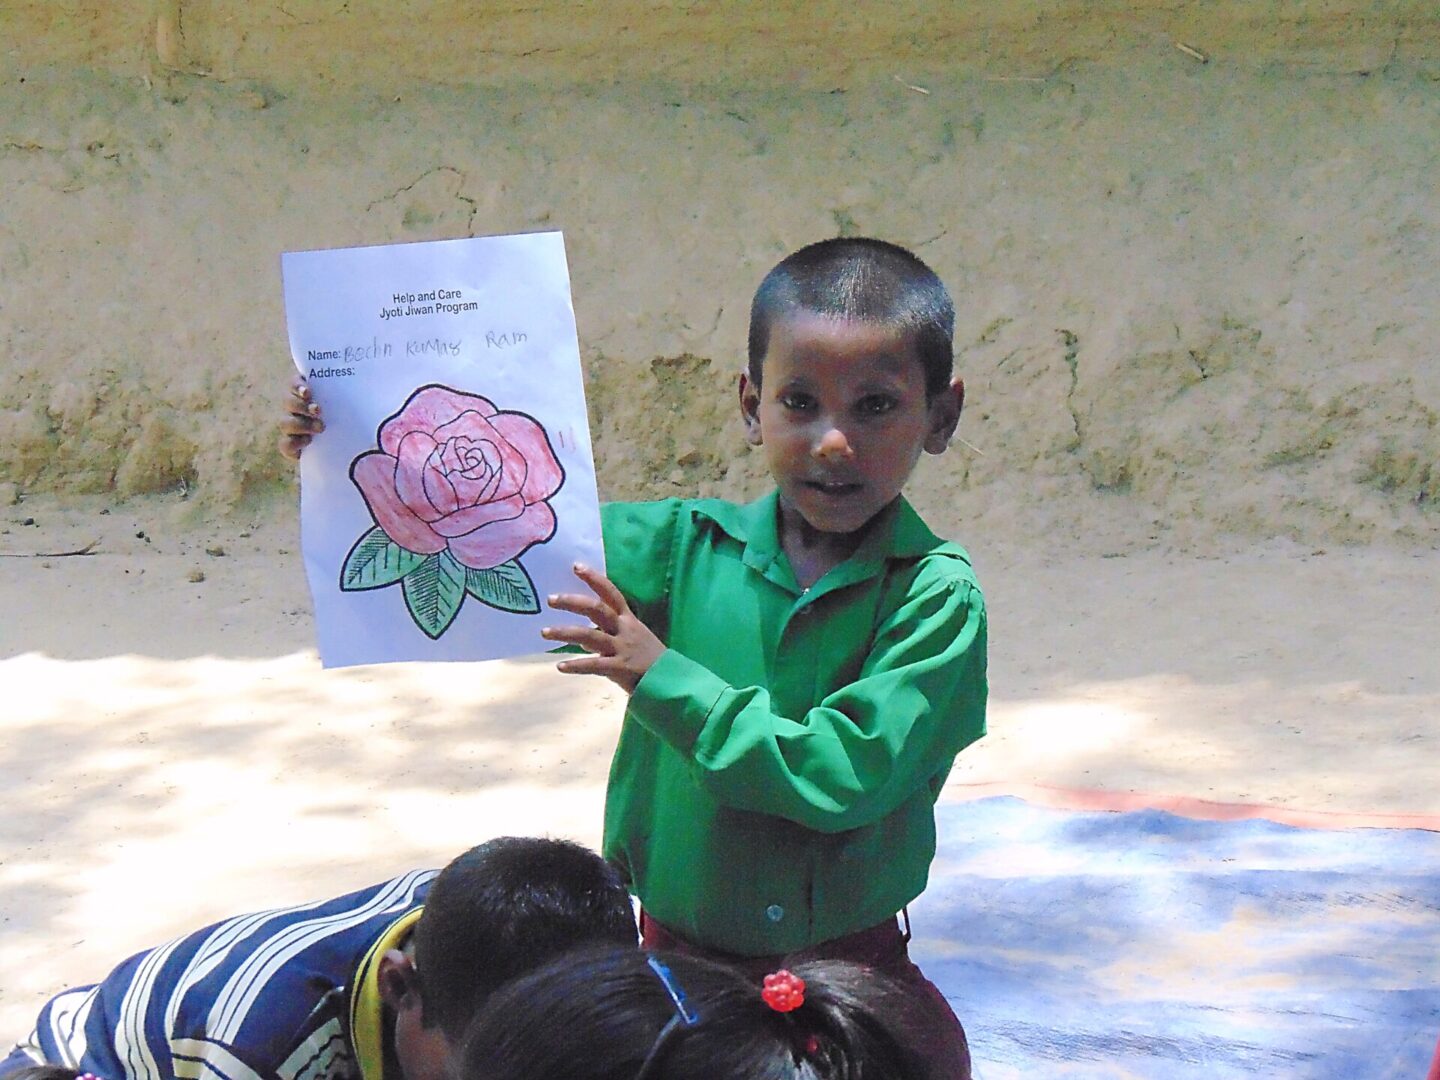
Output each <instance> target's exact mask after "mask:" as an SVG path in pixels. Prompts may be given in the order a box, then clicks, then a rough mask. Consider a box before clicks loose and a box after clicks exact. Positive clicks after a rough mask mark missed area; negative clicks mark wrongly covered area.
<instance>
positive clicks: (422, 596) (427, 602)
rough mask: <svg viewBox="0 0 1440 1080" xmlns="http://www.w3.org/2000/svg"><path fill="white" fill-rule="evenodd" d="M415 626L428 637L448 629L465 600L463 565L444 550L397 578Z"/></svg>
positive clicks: (438, 634)
mask: <svg viewBox="0 0 1440 1080" xmlns="http://www.w3.org/2000/svg"><path fill="white" fill-rule="evenodd" d="M400 588H401V589H402V590H403V591H404V593H405V606H406V607H407V608H409V609H410V617H411V618H412V619H414V620H415V625H416V626H418V627H420V629H421V630H424V631H425V633H426V634H428V635H429V636H430V637H431V638H432V639H433V638H438V637H439V636H440V635H441V634H443V633H445V631H446V630H448V629H449V628H450V624H451V623H452V622H454V621H455V616H456V615H458V614H459V613H460V605H461V604H462V603H464V602H465V567H463V566H461V565H460V564H459V563H457V562H456V561H455V557H454V556H453V555H451V554H450V552H448V551H442V552H441V553H440V554H439V555H431V556H429V557H427V558H426V559H425V561H424V562H422V563H421V564H420V565H419V566H417V567H416V568H415V569H413V570H411V571H410V573H408V574H406V575H405V577H404V578H402V579H401V581H400Z"/></svg>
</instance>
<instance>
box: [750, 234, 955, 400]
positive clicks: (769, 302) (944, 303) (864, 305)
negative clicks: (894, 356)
mask: <svg viewBox="0 0 1440 1080" xmlns="http://www.w3.org/2000/svg"><path fill="white" fill-rule="evenodd" d="M800 311H809V312H814V313H815V314H817V315H828V316H833V317H834V318H838V319H859V320H862V321H865V322H876V323H883V324H884V325H886V326H892V327H894V328H896V329H897V330H901V331H904V332H905V333H908V334H911V335H913V337H914V341H915V351H916V354H917V355H918V356H919V358H920V363H921V364H922V365H923V366H924V368H925V392H926V393H927V394H928V395H929V396H931V397H933V396H934V395H936V394H938V393H941V392H942V391H943V390H944V389H945V387H946V385H948V384H949V382H950V375H951V372H952V371H953V370H954V367H955V352H954V344H953V340H954V336H955V305H954V303H953V302H952V301H951V299H950V294H949V293H948V292H946V291H945V286H944V285H943V284H942V283H941V281H940V279H939V277H937V276H936V274H935V271H933V270H931V269H930V267H928V266H926V265H925V263H924V262H923V261H921V259H920V258H919V257H918V256H916V255H915V254H913V253H912V252H910V251H907V250H906V249H905V248H903V247H900V246H899V245H898V244H891V243H888V242H887V241H884V240H873V239H870V238H869V237H863V236H851V237H837V238H836V239H833V240H821V241H820V242H819V243H816V244H810V245H809V246H808V247H803V248H801V249H800V250H799V251H797V252H795V253H794V254H793V255H787V256H786V257H785V258H784V259H782V260H781V261H780V263H779V265H777V266H776V267H775V269H773V270H771V271H770V273H768V274H766V275H765V280H764V281H762V282H760V288H758V289H756V290H755V299H754V301H753V302H752V303H751V305H750V365H749V373H750V380H751V381H752V382H753V383H755V385H756V386H759V385H760V384H761V379H762V377H763V375H764V364H765V353H766V351H767V350H768V349H769V347H770V328H771V326H772V325H773V324H774V323H775V321H776V320H777V319H783V318H785V317H786V316H788V315H792V314H794V313H796V312H800Z"/></svg>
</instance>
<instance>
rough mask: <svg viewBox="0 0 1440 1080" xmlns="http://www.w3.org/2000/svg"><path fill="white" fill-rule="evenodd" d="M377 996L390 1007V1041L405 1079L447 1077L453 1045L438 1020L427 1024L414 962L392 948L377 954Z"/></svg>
mask: <svg viewBox="0 0 1440 1080" xmlns="http://www.w3.org/2000/svg"><path fill="white" fill-rule="evenodd" d="M379 983H380V997H381V1000H383V1001H384V1002H385V1004H386V1006H387V1007H388V1008H389V1011H390V1015H391V1017H392V1022H393V1025H394V1026H393V1027H392V1028H391V1032H392V1040H391V1045H392V1046H393V1048H394V1052H395V1059H396V1062H397V1063H398V1064H399V1066H400V1072H401V1074H402V1076H403V1077H404V1080H449V1078H450V1076H451V1075H452V1070H451V1061H452V1058H453V1057H454V1048H453V1047H452V1046H451V1044H450V1040H449V1039H448V1038H446V1036H445V1033H444V1031H442V1030H441V1029H440V1026H439V1025H438V1024H436V1025H431V1026H429V1027H427V1026H426V1025H425V1020H424V1008H423V1006H422V1004H421V1000H420V987H419V983H418V982H417V980H416V978H415V965H414V962H413V961H412V960H411V959H410V958H409V957H408V956H406V955H405V954H404V953H403V952H400V951H398V950H391V951H390V952H387V953H386V954H385V955H384V956H382V957H381V958H380V972H379Z"/></svg>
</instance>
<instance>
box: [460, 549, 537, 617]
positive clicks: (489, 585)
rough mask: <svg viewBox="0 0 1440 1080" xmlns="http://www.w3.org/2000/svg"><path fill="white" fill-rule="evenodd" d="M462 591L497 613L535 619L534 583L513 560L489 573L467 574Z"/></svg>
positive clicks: (473, 572) (478, 571)
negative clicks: (507, 613) (531, 616)
mask: <svg viewBox="0 0 1440 1080" xmlns="http://www.w3.org/2000/svg"><path fill="white" fill-rule="evenodd" d="M465 591H466V592H468V593H469V594H470V595H471V596H473V597H475V599H476V600H479V601H480V602H481V603H482V604H489V605H490V606H491V607H493V608H498V609H499V610H500V611H510V612H514V613H515V614H516V615H534V614H536V613H537V612H539V610H540V599H539V597H537V596H536V595H535V583H534V582H533V581H531V580H530V575H529V574H527V573H526V572H525V568H524V567H523V566H521V565H520V563H519V562H518V561H517V560H515V559H511V560H510V561H509V562H507V563H501V564H500V565H499V566H494V567H491V568H490V569H489V570H466V572H465Z"/></svg>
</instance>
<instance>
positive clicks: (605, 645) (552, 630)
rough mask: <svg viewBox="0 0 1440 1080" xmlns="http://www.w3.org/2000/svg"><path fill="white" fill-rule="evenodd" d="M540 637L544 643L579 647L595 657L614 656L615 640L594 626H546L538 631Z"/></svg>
mask: <svg viewBox="0 0 1440 1080" xmlns="http://www.w3.org/2000/svg"><path fill="white" fill-rule="evenodd" d="M540 636H541V637H543V638H544V639H545V640H546V641H563V642H564V643H565V644H567V645H579V646H580V647H581V648H582V649H584V650H585V651H586V652H589V653H594V654H595V655H596V656H614V655H615V639H614V638H612V637H611V636H610V635H609V634H607V633H605V632H604V631H603V630H600V629H598V628H596V627H594V626H547V627H545V629H543V630H541V631H540Z"/></svg>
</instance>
